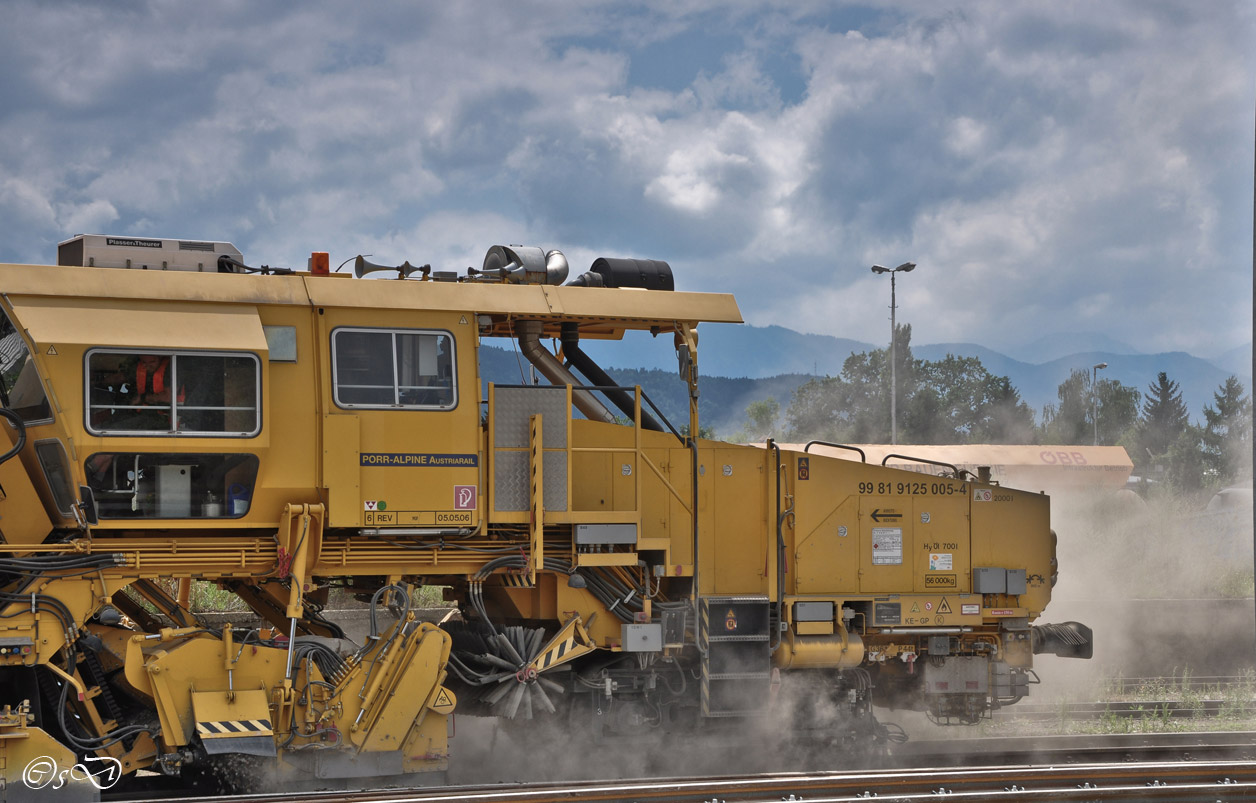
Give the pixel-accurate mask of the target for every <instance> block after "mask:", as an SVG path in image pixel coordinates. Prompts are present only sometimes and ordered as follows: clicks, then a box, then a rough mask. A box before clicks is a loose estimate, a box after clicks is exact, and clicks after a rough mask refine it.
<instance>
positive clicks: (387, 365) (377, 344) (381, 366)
mask: <svg viewBox="0 0 1256 803" xmlns="http://www.w3.org/2000/svg"><path fill="white" fill-rule="evenodd" d="M331 341H332V349H331V358H332V375H333V376H334V377H335V383H334V388H333V390H334V395H335V400H336V404H337V406H339V407H347V408H358V407H367V408H371V407H375V408H413V409H427V410H450V409H453V407H454V406H455V405H456V404H457V403H458V398H457V384H456V377H455V375H454V340H453V337H452V336H451V335H450V334H449V333H448V332H431V331H416V330H413V329H349V328H341V329H336V330H335V331H333V332H332V335H331Z"/></svg>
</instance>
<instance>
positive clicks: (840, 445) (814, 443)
mask: <svg viewBox="0 0 1256 803" xmlns="http://www.w3.org/2000/svg"><path fill="white" fill-rule="evenodd" d="M812 446H831V447H833V448H834V449H849V450H851V451H852V452H859V459H860V460H862V461H863V462H865V463H867V462H868V455H866V454H864V450H863V449H860V448H859V447H858V446H847V445H846V444H844V443H830V442H828V441H807V445H806V446H804V447H803V448H802V450H803V451H804V452H810V451H811V447H812Z"/></svg>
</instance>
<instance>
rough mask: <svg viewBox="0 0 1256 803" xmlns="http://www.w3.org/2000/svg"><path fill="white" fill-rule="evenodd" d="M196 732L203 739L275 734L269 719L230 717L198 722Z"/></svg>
mask: <svg viewBox="0 0 1256 803" xmlns="http://www.w3.org/2000/svg"><path fill="white" fill-rule="evenodd" d="M196 732H197V734H199V735H200V737H201V738H202V739H225V738H230V737H237V736H274V735H275V732H274V731H273V730H272V729H271V727H270V720H269V719H229V720H225V721H220V722H198V723H196Z"/></svg>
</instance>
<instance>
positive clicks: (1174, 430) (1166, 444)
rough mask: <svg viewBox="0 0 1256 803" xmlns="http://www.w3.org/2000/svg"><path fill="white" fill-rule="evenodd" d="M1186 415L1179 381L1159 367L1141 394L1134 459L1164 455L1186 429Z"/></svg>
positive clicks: (1154, 457) (1164, 456)
mask: <svg viewBox="0 0 1256 803" xmlns="http://www.w3.org/2000/svg"><path fill="white" fill-rule="evenodd" d="M1188 423H1189V416H1188V415H1187V413H1186V403H1185V402H1183V401H1182V391H1181V389H1180V388H1179V387H1178V383H1177V382H1174V381H1173V380H1172V379H1169V377H1168V375H1167V374H1166V373H1165V372H1164V371H1161V372H1160V373H1159V374H1157V375H1156V381H1155V382H1153V383H1151V384H1150V385H1148V386H1147V390H1146V392H1144V394H1143V418H1142V420H1141V421H1140V422H1139V425H1138V437H1137V440H1136V442H1137V443H1138V451H1139V455H1138V457H1136V458H1135V459H1136V460H1150V461H1151V462H1152V463H1153V464H1154V463H1155V462H1156V461H1159V460H1163V459H1165V458H1166V457H1167V456H1168V454H1169V449H1170V448H1172V446H1173V445H1174V444H1175V443H1177V441H1178V439H1179V438H1180V437H1181V436H1182V434H1183V433H1185V432H1186V427H1187V424H1188Z"/></svg>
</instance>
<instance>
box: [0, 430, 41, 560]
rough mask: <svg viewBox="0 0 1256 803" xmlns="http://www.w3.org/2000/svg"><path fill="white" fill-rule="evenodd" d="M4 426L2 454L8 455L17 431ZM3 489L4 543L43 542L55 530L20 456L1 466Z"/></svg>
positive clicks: (0, 441) (0, 504)
mask: <svg viewBox="0 0 1256 803" xmlns="http://www.w3.org/2000/svg"><path fill="white" fill-rule="evenodd" d="M0 427H3V429H4V430H5V434H4V435H3V436H0V452H7V451H8V450H9V449H10V448H12V446H13V443H14V440H13V439H14V435H15V432H14V430H13V428H12V427H11V426H8V425H7V424H0ZM32 462H34V461H32ZM0 489H3V490H2V491H0V535H3V540H4V542H5V543H7V544H13V545H20V544H38V543H41V542H43V540H44V538H46V537H47V536H48V533H49V532H50V531H51V530H52V522H51V521H50V520H49V518H48V513H47V511H46V510H45V509H44V504H43V502H41V501H40V499H39V492H38V491H36V490H35V486H34V484H32V483H31V478H30V475H29V474H27V472H26V467H25V466H24V465H22V460H21V458H20V457H17V456H14V457H13V458H12V459H11V460H9V461H8V462H6V463H4V464H0Z"/></svg>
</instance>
